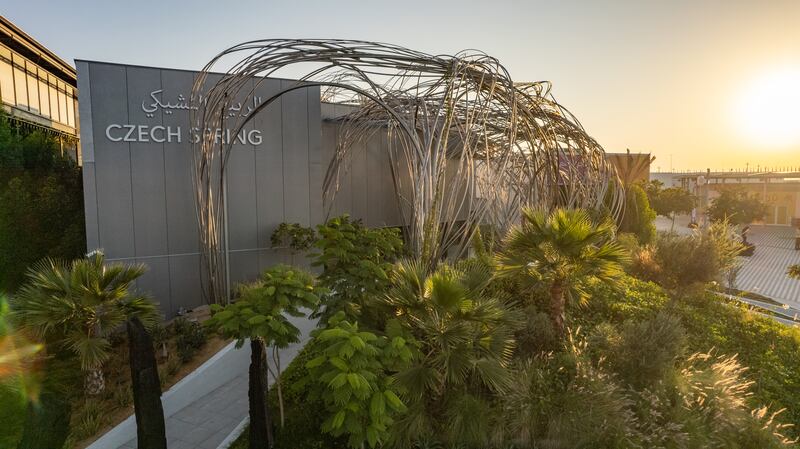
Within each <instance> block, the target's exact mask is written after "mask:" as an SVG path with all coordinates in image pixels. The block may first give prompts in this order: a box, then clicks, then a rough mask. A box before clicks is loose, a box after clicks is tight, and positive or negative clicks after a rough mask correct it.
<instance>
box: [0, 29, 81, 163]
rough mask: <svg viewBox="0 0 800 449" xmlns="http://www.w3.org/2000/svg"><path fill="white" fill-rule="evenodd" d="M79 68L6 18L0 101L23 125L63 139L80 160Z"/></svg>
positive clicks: (0, 33)
mask: <svg viewBox="0 0 800 449" xmlns="http://www.w3.org/2000/svg"><path fill="white" fill-rule="evenodd" d="M76 85H77V75H76V73H75V69H74V68H73V67H72V66H71V65H69V64H68V63H67V62H65V61H64V60H62V59H61V58H59V57H58V56H56V55H55V54H54V53H53V52H51V51H50V50H48V49H47V48H46V47H44V46H43V45H42V44H40V43H39V42H37V41H36V40H34V39H33V38H32V37H30V36H29V35H27V34H26V33H25V32H24V31H22V30H21V29H19V28H18V27H17V26H16V25H14V24H13V23H11V21H9V20H8V19H6V18H5V17H3V16H0V100H2V108H3V110H4V112H5V113H6V115H7V116H8V117H9V119H10V120H11V121H12V122H13V124H14V125H15V126H17V127H19V128H23V129H31V130H34V129H35V130H40V131H43V132H46V133H48V134H51V135H53V136H54V137H56V138H57V139H58V140H59V141H60V142H61V147H62V150H63V151H65V152H69V153H71V154H72V155H73V156H74V158H75V159H76V160H78V162H79V163H80V162H81V160H80V159H81V158H80V146H79V142H78V136H79V126H78V117H77V110H78V105H77V101H78V95H77V89H76Z"/></svg>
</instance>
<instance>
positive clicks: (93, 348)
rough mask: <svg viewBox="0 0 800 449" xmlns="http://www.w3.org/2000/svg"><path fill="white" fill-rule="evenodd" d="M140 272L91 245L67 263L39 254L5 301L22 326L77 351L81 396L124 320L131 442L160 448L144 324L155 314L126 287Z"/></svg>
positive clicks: (154, 373) (156, 388) (97, 384)
mask: <svg viewBox="0 0 800 449" xmlns="http://www.w3.org/2000/svg"><path fill="white" fill-rule="evenodd" d="M144 272H145V267H144V265H124V264H116V263H113V264H106V262H105V256H104V255H103V253H101V252H99V251H96V252H93V253H91V254H89V255H88V256H87V257H86V258H84V259H77V260H74V261H72V262H71V263H63V262H60V261H55V260H52V259H45V260H43V261H41V262H40V263H38V264H36V265H34V266H33V267H32V268H31V269H29V270H28V273H27V279H28V282H27V283H26V284H25V285H24V286H23V287H22V288H21V290H20V293H19V294H18V295H17V296H15V297H14V298H13V300H12V303H11V305H12V310H13V316H14V318H15V319H16V320H17V322H19V323H21V325H22V326H23V328H24V329H27V330H29V331H31V332H33V333H34V335H36V336H37V337H39V338H41V339H43V340H49V341H52V342H54V343H55V344H56V345H57V346H59V347H63V348H65V349H67V350H68V351H70V352H72V353H73V354H74V355H76V356H77V357H78V359H79V360H80V364H81V368H82V369H83V370H84V372H85V379H84V386H85V389H86V393H87V394H89V395H97V394H100V393H101V392H103V390H104V389H105V377H104V375H103V364H104V363H105V361H106V360H108V358H109V357H110V355H111V352H110V348H111V342H110V340H109V338H110V336H111V335H112V334H113V333H114V332H115V331H116V329H118V328H119V327H120V326H122V325H126V327H127V331H128V341H129V344H130V346H131V347H130V351H131V357H130V370H131V379H132V381H133V392H134V408H135V413H136V422H137V437H138V445H139V447H140V448H148V449H149V448H155V449H159V448H161V449H166V444H167V442H166V434H165V430H164V413H163V409H162V406H161V400H160V396H161V387H160V382H159V379H158V370H157V365H156V360H155V354H154V352H153V348H152V346H153V343H152V339H151V338H150V335H149V334H148V333H147V331H146V330H145V328H144V326H145V325H152V324H154V323H155V322H156V321H157V320H158V318H159V315H158V311H157V308H156V306H155V304H154V303H153V302H151V301H150V300H148V299H147V298H145V297H143V296H136V295H132V294H131V292H130V289H131V286H132V284H133V282H134V281H135V280H136V279H138V278H139V277H140V276H141V275H142V274H144Z"/></svg>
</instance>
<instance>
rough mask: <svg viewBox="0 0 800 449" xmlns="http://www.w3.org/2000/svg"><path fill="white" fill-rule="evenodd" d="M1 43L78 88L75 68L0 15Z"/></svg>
mask: <svg viewBox="0 0 800 449" xmlns="http://www.w3.org/2000/svg"><path fill="white" fill-rule="evenodd" d="M0 42H2V43H4V44H5V45H7V46H8V47H10V48H12V49H13V50H14V51H16V52H18V53H19V54H21V55H22V56H24V57H26V58H28V59H30V60H31V61H32V62H34V63H36V64H38V65H39V66H40V67H42V68H43V69H45V70H47V71H48V72H50V73H52V74H53V75H55V76H57V77H59V78H61V79H62V81H64V82H65V83H69V84H70V85H72V86H73V87H76V86H77V79H78V77H77V73H76V72H75V68H74V67H72V66H71V65H70V64H69V63H67V62H66V61H64V60H63V59H61V58H59V57H58V56H57V55H56V54H55V53H53V52H52V51H50V50H49V49H48V48H47V47H45V46H44V45H42V44H40V43H39V42H38V41H37V40H36V39H34V38H32V37H31V36H30V35H28V34H27V33H25V32H24V31H22V30H21V29H19V27H17V26H16V25H14V24H13V23H12V22H11V21H10V20H8V19H6V18H5V17H3V16H2V15H0Z"/></svg>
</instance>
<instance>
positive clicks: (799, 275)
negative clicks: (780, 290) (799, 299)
mask: <svg viewBox="0 0 800 449" xmlns="http://www.w3.org/2000/svg"><path fill="white" fill-rule="evenodd" d="M786 274H787V275H788V276H789V277H790V278H795V279H800V264H797V265H792V266H790V267H789V268H787V269H786Z"/></svg>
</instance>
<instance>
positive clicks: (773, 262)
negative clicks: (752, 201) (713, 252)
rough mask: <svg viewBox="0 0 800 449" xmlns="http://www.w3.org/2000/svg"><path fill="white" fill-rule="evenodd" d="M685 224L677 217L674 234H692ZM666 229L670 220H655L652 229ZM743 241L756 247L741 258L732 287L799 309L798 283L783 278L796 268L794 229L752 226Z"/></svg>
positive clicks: (684, 219)
mask: <svg viewBox="0 0 800 449" xmlns="http://www.w3.org/2000/svg"><path fill="white" fill-rule="evenodd" d="M688 224H689V217H688V216H679V217H677V218H676V219H675V229H674V232H676V233H678V234H681V235H686V234H691V233H692V232H693V231H692V230H691V229H690V228H688V227H687V225H688ZM670 228H671V221H670V220H668V219H666V218H664V217H658V218H656V229H658V230H659V231H669V230H670ZM747 240H748V241H749V242H750V243H752V244H754V245H755V246H756V250H755V253H754V254H753V255H752V256H751V257H742V258H741V260H742V269H741V270H740V271H739V274H738V276H737V278H736V285H735V287H736V288H738V289H739V290H744V291H748V292H752V293H758V294H759V295H763V296H766V297H768V298H771V299H774V300H775V301H778V302H781V303H784V304H787V305H788V306H790V307H791V308H794V309H800V280H797V279H791V278H789V276H787V275H786V269H787V268H788V267H789V265H793V264H800V251H797V250H795V249H794V229H793V228H792V227H790V226H765V225H753V226H751V227H750V232H749V233H748V236H747ZM784 313H788V312H784ZM791 314H792V315H793V312H792V313H791Z"/></svg>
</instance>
